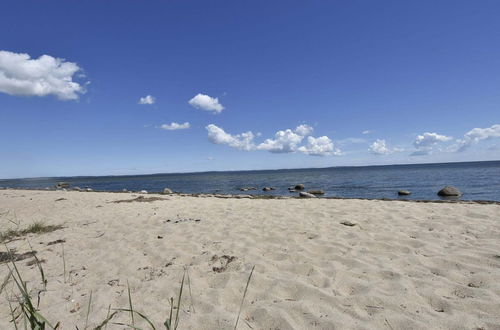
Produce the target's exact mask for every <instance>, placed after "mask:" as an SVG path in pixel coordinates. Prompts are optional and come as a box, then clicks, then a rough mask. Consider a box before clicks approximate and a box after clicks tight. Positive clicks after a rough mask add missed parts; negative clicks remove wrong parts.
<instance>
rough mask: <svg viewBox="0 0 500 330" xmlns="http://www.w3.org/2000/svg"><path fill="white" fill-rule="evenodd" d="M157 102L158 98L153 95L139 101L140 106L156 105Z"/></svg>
mask: <svg viewBox="0 0 500 330" xmlns="http://www.w3.org/2000/svg"><path fill="white" fill-rule="evenodd" d="M155 101H156V98H155V97H154V96H151V95H146V96H144V97H141V98H140V99H139V104H154V103H155Z"/></svg>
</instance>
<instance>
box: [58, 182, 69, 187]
mask: <svg viewBox="0 0 500 330" xmlns="http://www.w3.org/2000/svg"><path fill="white" fill-rule="evenodd" d="M56 188H69V183H67V182H58V183H57V184H56Z"/></svg>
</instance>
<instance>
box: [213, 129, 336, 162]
mask: <svg viewBox="0 0 500 330" xmlns="http://www.w3.org/2000/svg"><path fill="white" fill-rule="evenodd" d="M206 129H207V131H208V139H209V140H210V141H211V142H213V143H215V144H225V145H228V146H230V147H233V148H236V149H240V150H245V151H251V150H266V151H269V152H272V153H292V152H302V153H305V154H308V155H312V156H326V155H341V154H342V152H341V151H340V150H339V149H338V148H336V147H335V146H334V144H333V141H332V140H330V138H329V137H327V136H321V137H318V138H315V137H312V136H308V137H307V144H305V145H303V146H300V143H301V142H302V141H303V139H304V137H305V136H304V135H308V134H311V133H312V128H311V127H310V126H307V125H300V126H298V127H297V128H295V129H294V130H292V129H286V130H281V131H278V132H276V134H275V135H274V138H272V139H265V140H264V142H262V143H259V144H258V143H255V142H254V139H255V136H256V135H255V134H253V133H252V132H246V133H242V134H237V135H232V134H229V133H226V132H225V131H224V130H223V129H222V128H220V127H217V126H216V125H214V124H210V125H208V126H207V127H206ZM299 132H300V133H301V134H303V135H301V134H298V133H299Z"/></svg>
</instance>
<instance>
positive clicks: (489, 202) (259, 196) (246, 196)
mask: <svg viewBox="0 0 500 330" xmlns="http://www.w3.org/2000/svg"><path fill="white" fill-rule="evenodd" d="M2 190H20V191H23V190H24V191H59V192H81V193H86V192H95V193H113V194H137V195H143V196H147V195H162V196H169V195H171V196H174V195H175V196H184V197H201V198H206V197H214V198H226V199H227V198H234V199H258V200H262V199H305V198H303V197H300V196H296V195H294V196H286V195H265V194H253V195H249V194H218V193H213V194H209V193H183V192H175V191H174V192H172V193H171V194H164V193H162V192H148V193H147V194H146V193H141V192H140V191H112V190H92V191H85V190H74V189H71V188H69V189H66V190H63V189H56V188H51V189H46V188H11V187H0V191H2ZM316 199H326V200H328V199H331V200H365V201H388V202H391V201H396V202H414V203H452V204H484V205H500V201H494V200H473V199H471V200H468V199H454V198H450V199H445V198H443V199H407V198H361V197H336V196H319V197H316Z"/></svg>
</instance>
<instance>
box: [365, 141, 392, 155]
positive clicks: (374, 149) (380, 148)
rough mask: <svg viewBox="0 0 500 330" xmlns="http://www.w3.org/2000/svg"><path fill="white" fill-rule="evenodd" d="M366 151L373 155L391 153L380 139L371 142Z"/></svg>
mask: <svg viewBox="0 0 500 330" xmlns="http://www.w3.org/2000/svg"><path fill="white" fill-rule="evenodd" d="M368 150H369V151H370V152H371V153H372V154H375V155H389V154H392V153H393V150H391V149H389V148H388V147H387V146H386V144H385V140H380V139H377V140H376V141H375V142H373V143H372V144H371V146H370V148H369V149H368Z"/></svg>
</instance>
